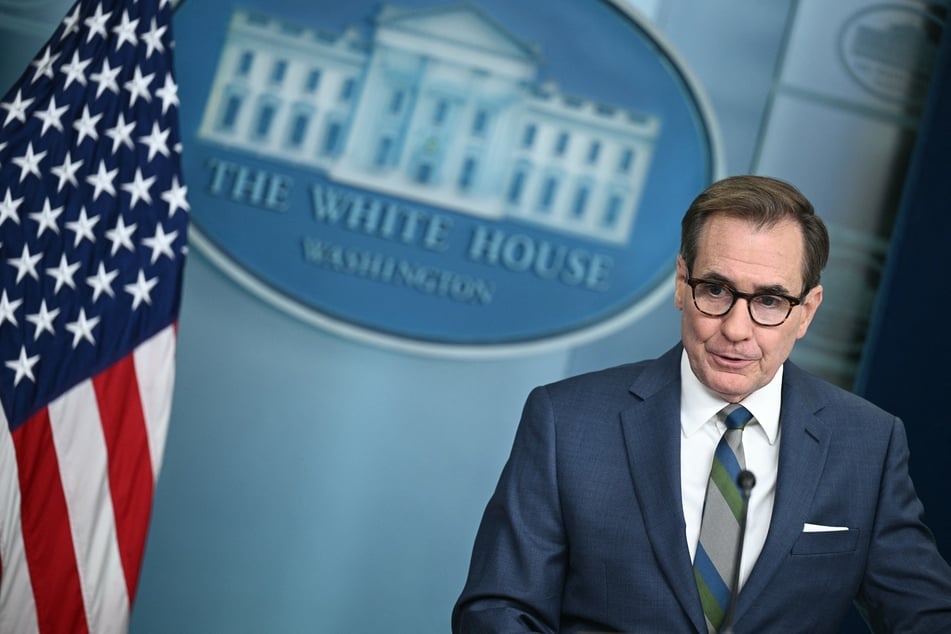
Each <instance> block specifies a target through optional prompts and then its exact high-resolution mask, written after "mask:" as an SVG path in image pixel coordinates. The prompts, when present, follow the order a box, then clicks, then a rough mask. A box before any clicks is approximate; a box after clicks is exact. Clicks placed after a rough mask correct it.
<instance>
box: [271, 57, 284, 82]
mask: <svg viewBox="0 0 951 634" xmlns="http://www.w3.org/2000/svg"><path fill="white" fill-rule="evenodd" d="M286 75H287V60H284V59H279V60H277V61H276V62H274V66H272V67H271V83H272V84H279V83H281V82H283V81H284V77H285V76H286Z"/></svg>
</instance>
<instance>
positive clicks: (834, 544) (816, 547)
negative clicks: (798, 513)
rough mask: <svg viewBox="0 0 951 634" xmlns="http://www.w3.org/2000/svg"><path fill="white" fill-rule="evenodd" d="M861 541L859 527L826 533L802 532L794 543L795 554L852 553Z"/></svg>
mask: <svg viewBox="0 0 951 634" xmlns="http://www.w3.org/2000/svg"><path fill="white" fill-rule="evenodd" d="M858 541H859V529H857V528H850V529H849V530H846V531H828V532H824V533H802V534H801V535H800V536H799V539H797V540H796V543H795V544H793V547H792V554H793V555H834V554H837V553H850V552H853V551H854V550H855V546H856V544H858Z"/></svg>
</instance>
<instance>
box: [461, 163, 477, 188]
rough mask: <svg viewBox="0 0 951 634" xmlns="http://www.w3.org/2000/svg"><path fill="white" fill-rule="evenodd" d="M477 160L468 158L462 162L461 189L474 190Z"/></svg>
mask: <svg viewBox="0 0 951 634" xmlns="http://www.w3.org/2000/svg"><path fill="white" fill-rule="evenodd" d="M475 171H476V160H475V157H472V156H467V157H466V160H465V161H463V162H462V170H461V171H460V172H459V189H461V190H462V191H469V189H471V188H472V181H473V179H474V178H475Z"/></svg>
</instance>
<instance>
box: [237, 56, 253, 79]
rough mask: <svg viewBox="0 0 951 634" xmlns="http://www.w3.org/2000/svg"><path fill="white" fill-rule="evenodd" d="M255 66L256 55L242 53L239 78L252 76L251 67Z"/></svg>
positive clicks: (239, 60)
mask: <svg viewBox="0 0 951 634" xmlns="http://www.w3.org/2000/svg"><path fill="white" fill-rule="evenodd" d="M253 65H254V53H252V52H251V51H242V52H241V57H240V58H238V76H239V77H247V76H248V75H250V74H251V66H253Z"/></svg>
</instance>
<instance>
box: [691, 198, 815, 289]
mask: <svg viewBox="0 0 951 634" xmlns="http://www.w3.org/2000/svg"><path fill="white" fill-rule="evenodd" d="M803 257H804V248H803V238H802V229H801V228H800V227H799V225H798V224H796V222H795V221H793V220H783V221H781V222H779V223H777V224H775V225H773V226H770V227H757V226H755V225H753V224H751V223H749V222H747V221H746V220H742V219H739V218H731V217H729V216H718V217H714V218H711V219H710V220H709V221H707V223H706V224H705V225H704V227H703V230H702V231H701V233H700V240H699V241H698V243H697V257H696V261H695V263H694V269H695V270H694V271H692V273H693V275H699V276H702V275H708V274H711V273H716V274H717V275H720V276H723V277H725V278H727V279H728V280H730V281H732V282H734V283H735V284H737V285H744V286H747V285H749V286H751V287H755V286H774V285H780V286H784V287H786V288H787V289H789V290H791V291H798V290H800V288H801V286H802V263H803Z"/></svg>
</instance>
